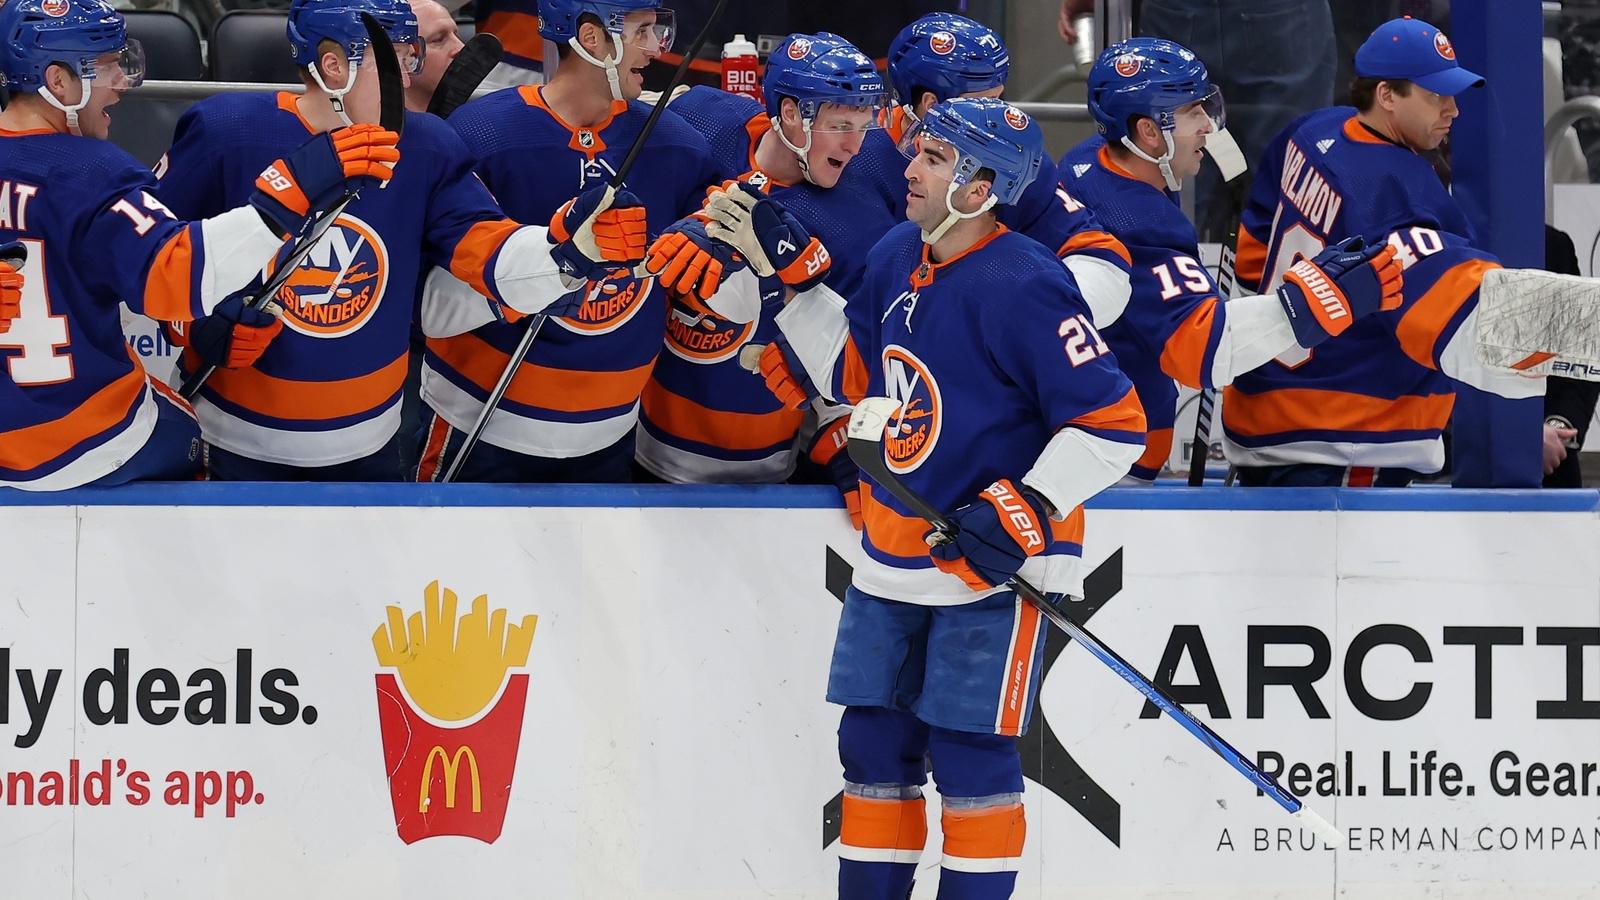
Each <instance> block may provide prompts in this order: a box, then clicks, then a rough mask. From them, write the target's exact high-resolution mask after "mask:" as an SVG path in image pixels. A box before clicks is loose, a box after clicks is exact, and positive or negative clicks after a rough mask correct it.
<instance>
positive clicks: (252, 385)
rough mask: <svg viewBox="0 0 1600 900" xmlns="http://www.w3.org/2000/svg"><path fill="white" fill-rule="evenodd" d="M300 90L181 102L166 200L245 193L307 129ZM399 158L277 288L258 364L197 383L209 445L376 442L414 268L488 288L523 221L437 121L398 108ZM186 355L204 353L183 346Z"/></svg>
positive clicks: (191, 204)
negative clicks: (183, 108) (277, 328)
mask: <svg viewBox="0 0 1600 900" xmlns="http://www.w3.org/2000/svg"><path fill="white" fill-rule="evenodd" d="M296 97H297V95H295V94H291V93H287V92H285V93H279V94H221V95H218V96H215V97H210V98H208V99H206V100H203V101H201V102H199V103H197V104H195V105H194V106H193V107H190V109H189V110H188V111H187V112H185V113H184V115H183V118H182V119H180V120H179V122H178V129H177V135H176V137H175V138H174V141H173V145H172V149H171V150H170V151H168V153H167V156H166V157H165V159H164V160H163V163H162V164H161V165H160V166H158V168H162V175H161V188H160V191H161V196H162V198H163V200H165V202H166V203H167V204H168V205H169V206H171V207H172V208H173V210H175V211H177V212H178V214H179V215H181V216H189V217H193V216H203V215H211V214H213V213H215V212H216V211H218V210H220V209H226V208H228V207H230V206H234V205H237V204H240V203H243V202H244V201H245V199H246V198H247V197H248V196H249V194H250V192H251V191H252V190H253V189H254V181H255V173H257V172H260V171H261V170H262V169H264V168H266V166H267V165H269V164H270V163H271V162H272V161H273V160H274V159H277V158H279V157H281V156H283V155H285V154H286V153H288V152H290V151H291V150H293V149H294V148H295V147H298V146H299V145H301V144H303V143H305V141H306V140H308V139H309V138H310V137H311V135H312V134H313V130H312V129H311V126H310V125H309V124H308V123H307V122H306V121H305V119H304V118H303V117H302V116H301V115H300V113H299V111H298V109H297V107H296V105H295V101H296ZM400 156H401V161H400V163H399V164H397V165H396V166H395V172H394V177H393V178H392V179H391V180H390V181H389V183H388V186H387V187H385V188H383V189H382V190H379V189H377V188H368V189H366V190H364V191H362V192H361V195H360V196H359V197H357V198H356V199H355V200H354V201H352V202H351V203H350V205H349V206H347V207H346V208H345V211H344V213H343V214H342V215H341V216H340V217H339V219H338V220H337V221H336V222H335V223H334V225H333V226H332V227H331V228H329V230H328V233H327V234H326V235H325V236H324V237H323V239H322V241H321V242H320V243H319V244H318V246H317V248H316V249H314V250H313V251H312V252H311V254H310V255H309V256H308V257H307V258H306V260H305V261H304V262H303V263H302V264H301V266H300V268H299V270H298V271H296V272H295V274H294V275H292V276H290V278H289V280H288V282H286V283H285V284H284V286H283V288H282V289H280V290H279V292H278V294H277V296H276V297H275V298H274V299H275V300H276V301H277V302H278V304H279V305H280V306H282V307H283V310H284V314H283V322H284V325H285V327H284V329H283V330H282V331H281V332H280V333H279V335H278V337H277V338H276V339H275V340H274V341H273V342H272V344H271V345H270V346H268V347H267V350H266V352H265V353H264V354H263V355H262V356H261V358H260V359H259V360H257V362H256V363H255V365H254V366H253V367H251V368H248V369H219V370H217V371H216V373H214V374H213V375H212V377H211V379H210V380H209V381H207V382H206V384H205V387H204V388H203V389H202V390H201V392H200V394H199V395H198V396H197V397H196V403H195V410H196V412H197V413H198V415H199V417H200V425H201V428H202V430H203V432H204V434H205V436H206V439H207V440H208V441H210V442H212V443H214V444H216V445H218V446H220V447H223V448H224V449H226V450H229V451H232V452H234V453H238V454H240V455H242V456H247V457H249V458H251V459H258V460H263V461H266V462H272V463H281V464H287V465H298V466H327V465H334V464H337V463H341V462H347V461H350V460H354V459H359V458H361V457H364V456H367V455H369V454H371V453H373V452H375V451H377V450H378V449H379V448H381V447H382V446H383V445H384V444H386V443H387V442H388V441H389V440H390V439H391V438H392V437H393V436H394V434H395V432H396V430H397V429H398V428H399V427H400V391H401V385H402V384H403V382H404V381H405V377H406V357H407V353H408V351H409V347H410V333H411V323H412V320H413V311H414V306H415V297H416V295H417V286H418V284H419V277H420V276H421V275H422V274H423V273H425V272H426V271H427V269H428V267H429V266H431V265H440V266H446V267H450V268H452V269H453V270H455V271H456V272H457V273H458V274H459V275H460V277H462V278H463V279H465V280H467V281H469V282H474V283H476V284H478V285H479V288H480V290H481V291H482V292H483V293H485V294H491V295H493V294H495V293H496V290H495V288H494V286H493V284H492V275H490V276H486V275H485V271H486V267H489V268H490V269H492V262H493V260H494V259H495V256H496V254H497V252H498V250H499V248H500V246H501V245H502V244H503V243H504V242H505V241H506V240H507V239H508V238H509V237H510V235H511V234H512V233H513V232H515V231H516V230H517V228H518V226H517V223H514V222H511V221H509V220H507V219H506V218H505V215H504V214H503V213H502V212H501V211H500V208H499V207H498V206H497V205H496V204H495V202H494V198H493V197H491V196H490V195H489V192H488V191H487V190H486V189H485V188H484V186H483V184H482V183H481V182H479V181H478V179H477V178H476V177H474V176H473V173H472V168H471V159H470V157H469V156H468V155H467V152H466V149H465V148H464V147H463V146H462V144H461V141H460V140H459V139H458V138H457V137H456V136H455V134H454V133H453V132H452V131H451V130H450V129H449V127H447V126H446V125H445V124H444V123H443V122H440V121H439V120H438V119H437V118H436V117H433V116H427V115H422V114H418V113H407V114H406V124H405V130H404V133H403V135H402V137H401V139H400ZM540 224H543V223H542V222H541V223H540ZM419 250H420V252H419ZM286 252H287V251H286ZM486 277H487V278H488V281H486V280H485V279H486ZM183 365H184V368H185V370H186V371H193V370H194V369H195V368H197V367H198V366H199V361H198V359H197V358H196V357H195V356H194V355H193V354H192V353H186V354H185V357H184V361H183Z"/></svg>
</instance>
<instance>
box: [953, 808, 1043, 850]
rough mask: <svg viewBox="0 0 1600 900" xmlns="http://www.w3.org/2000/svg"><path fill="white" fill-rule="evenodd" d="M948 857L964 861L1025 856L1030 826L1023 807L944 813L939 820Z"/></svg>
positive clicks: (959, 810) (960, 810)
mask: <svg viewBox="0 0 1600 900" xmlns="http://www.w3.org/2000/svg"><path fill="white" fill-rule="evenodd" d="M940 824H941V825H942V826H943V830H944V852H945V855H946V856H958V857H960V858H962V859H1010V858H1014V857H1018V856H1021V855H1022V845H1023V843H1024V841H1025V840H1026V838H1027V833H1028V825H1027V821H1026V819H1024V818H1023V815H1022V804H1020V803H1015V804H1012V805H1011V806H997V807H994V808H992V809H950V808H948V807H947V808H946V809H945V810H944V815H943V816H942V817H941V818H940Z"/></svg>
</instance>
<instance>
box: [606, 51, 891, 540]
mask: <svg viewBox="0 0 1600 900" xmlns="http://www.w3.org/2000/svg"><path fill="white" fill-rule="evenodd" d="M762 92H763V95H764V97H765V98H766V106H765V108H763V107H762V105H761V104H760V103H758V102H757V101H755V100H754V99H751V98H749V97H745V96H742V95H738V94H730V93H727V92H725V91H720V90H717V89H715V88H708V87H696V88H692V89H690V90H689V91H687V92H685V93H684V94H683V95H682V96H680V97H678V98H677V99H675V100H674V101H673V102H672V106H671V109H672V110H673V111H674V112H677V113H678V114H679V115H681V116H683V117H684V118H685V119H687V120H688V121H689V123H690V124H691V125H693V126H694V127H695V129H696V130H697V131H699V132H700V133H702V134H704V135H706V136H707V137H708V138H709V139H710V140H711V144H712V148H713V151H714V154H715V157H716V162H717V164H718V166H719V167H721V168H722V169H723V170H724V171H729V172H742V173H743V174H742V175H740V176H739V179H740V180H741V181H743V182H745V183H748V184H751V185H755V186H758V187H760V188H761V189H763V190H766V191H770V192H771V195H772V196H773V197H774V198H776V199H778V200H780V201H781V202H782V203H783V205H784V208H785V209H787V210H788V211H789V212H790V213H792V214H793V215H794V216H795V217H796V218H798V219H799V220H800V221H801V222H803V223H804V224H805V225H806V228H807V230H808V231H810V232H811V233H812V234H813V235H815V236H817V237H818V238H819V239H820V240H821V241H822V243H823V244H825V245H826V246H827V250H828V261H827V267H826V268H825V269H822V270H821V271H819V272H816V273H810V272H798V273H796V274H795V275H794V276H793V278H792V280H793V281H794V284H793V285H792V286H791V287H792V288H798V289H803V288H805V287H807V286H809V284H810V283H812V282H814V281H816V280H818V279H819V278H825V279H826V283H827V284H828V285H829V286H830V287H831V288H833V289H834V290H835V291H836V292H838V293H839V294H841V295H843V296H848V295H849V294H850V293H851V292H853V291H854V290H855V288H856V286H857V285H858V284H859V283H860V281H861V273H862V270H863V269H864V268H865V266H866V263H867V255H868V251H870V250H871V249H872V245H873V244H875V243H877V241H878V239H879V238H880V237H882V236H883V235H884V233H886V232H887V231H888V230H889V229H890V228H892V227H893V226H894V225H895V223H896V222H897V221H899V220H898V219H897V218H896V217H895V215H894V213H893V212H892V211H891V210H890V209H889V207H888V206H887V205H886V204H885V203H883V202H882V200H881V199H880V198H879V197H877V196H876V195H875V194H873V193H872V192H868V191H852V190H847V189H843V188H840V187H837V185H839V184H840V183H841V178H844V177H847V176H848V174H849V172H850V171H851V170H852V169H853V167H855V166H856V165H859V164H860V160H859V158H858V157H857V155H856V154H857V152H858V151H859V149H860V147H861V142H862V139H863V137H864V136H865V135H866V134H867V132H868V131H869V130H871V129H874V128H877V127H878V122H877V114H878V113H879V112H881V111H882V110H883V108H884V105H885V104H886V103H887V100H888V91H887V87H886V85H885V84H884V81H883V77H882V75H880V74H879V73H878V71H877V69H876V68H875V67H874V66H873V64H872V60H870V59H868V58H867V57H866V55H864V54H863V53H861V51H859V50H857V49H856V48H855V47H854V46H853V45H851V44H850V43H849V42H847V41H845V40H844V39H843V38H839V37H837V36H835V35H831V34H826V33H824V34H815V35H798V34H796V35H790V36H789V37H788V39H787V40H785V41H784V42H783V43H782V44H779V45H778V46H777V48H775V49H774V50H773V51H772V54H771V56H770V57H769V59H768V62H767V69H766V74H765V76H764V80H763V84H762ZM674 231H675V233H672V234H669V235H667V236H665V237H664V238H663V239H662V241H661V242H659V243H657V244H656V245H655V246H654V247H653V248H652V251H653V252H652V255H651V257H650V259H648V260H647V262H646V265H647V266H649V267H650V268H652V269H654V270H655V271H656V272H658V273H679V272H682V273H683V274H679V275H677V277H676V278H673V277H667V276H666V275H665V274H664V277H663V280H664V281H665V282H667V283H668V284H669V296H670V297H671V298H672V309H671V314H672V318H671V319H670V320H669V321H668V323H667V344H666V347H667V352H666V353H665V354H663V355H662V356H661V358H660V359H658V360H657V361H656V367H655V371H654V372H653V373H652V375H651V379H650V383H649V385H647V386H646V388H645V392H644V399H643V405H642V407H641V409H640V415H639V432H638V446H637V448H636V450H635V456H636V458H637V460H638V462H639V464H640V465H641V466H642V467H644V468H645V469H646V470H648V471H649V472H651V473H652V474H654V475H655V476H657V477H659V478H662V479H665V480H667V481H675V482H746V483H750V482H757V483H759V482H766V483H773V482H780V481H783V480H784V479H785V478H788V477H789V475H790V473H791V472H792V471H793V470H794V468H795V462H796V457H797V455H798V451H799V450H800V449H803V450H805V452H806V453H807V455H808V457H809V458H810V460H811V461H812V462H813V463H815V464H816V465H817V466H818V467H821V468H822V469H824V470H825V471H827V472H828V473H829V474H830V475H836V476H838V477H837V478H836V479H834V480H835V483H836V484H837V485H838V487H839V488H840V491H841V492H842V493H843V494H844V497H845V502H846V507H847V509H849V510H851V512H852V516H853V517H858V516H859V512H857V510H858V506H857V505H856V502H855V501H856V500H857V498H858V496H859V495H858V494H857V482H856V479H855V469H854V467H853V466H850V465H849V459H848V456H847V455H845V454H844V453H843V446H844V445H843V443H842V435H843V430H844V427H845V425H847V424H848V422H847V419H848V417H847V416H843V415H840V414H838V411H825V412H822V413H819V415H827V416H829V421H827V422H826V423H825V427H821V428H816V429H812V431H813V435H812V436H811V437H810V438H809V442H808V446H807V447H805V448H798V447H797V445H796V436H797V434H798V433H799V431H800V430H801V427H802V417H803V416H802V413H801V411H800V410H796V409H791V408H789V407H786V406H784V405H782V404H779V403H778V402H777V400H776V398H774V397H773V396H772V394H771V393H770V392H768V391H767V390H766V389H764V388H763V387H762V385H761V383H760V382H759V381H756V380H755V379H752V378H751V377H750V375H749V373H748V372H746V371H745V370H744V369H743V368H742V367H741V366H740V365H739V351H740V349H741V348H742V347H744V346H745V345H746V344H750V343H757V344H766V343H769V342H770V341H771V340H772V336H773V334H774V333H775V331H776V328H777V326H776V325H774V324H773V323H772V318H771V317H772V314H773V313H776V311H777V309H780V308H781V300H782V296H781V295H782V290H783V286H782V284H781V283H780V284H777V285H775V286H771V287H769V291H771V292H772V293H773V294H774V297H773V300H771V301H769V304H768V306H769V307H770V308H769V309H768V311H767V312H766V313H764V314H761V315H760V316H759V317H758V318H757V319H755V320H754V321H751V322H747V323H743V324H740V323H734V322H730V321H728V320H726V319H723V318H721V317H719V316H716V315H713V314H711V313H710V312H709V310H706V309H705V308H704V307H703V306H702V305H701V303H700V301H699V294H701V293H704V292H706V291H711V292H712V293H716V292H718V290H719V288H718V285H717V284H716V281H717V279H716V278H715V277H711V278H707V277H704V276H699V277H697V276H695V275H693V274H690V273H694V272H696V271H701V272H703V271H704V269H703V268H702V269H697V267H696V264H695V263H693V262H689V261H684V260H677V259H672V261H671V262H669V259H671V258H672V254H670V253H669V248H672V249H676V250H678V251H679V252H685V251H686V252H688V253H689V254H691V255H692V254H696V253H705V252H706V251H707V249H708V248H706V246H705V241H706V240H707V239H706V238H705V232H704V229H703V226H702V225H700V224H698V223H697V221H688V222H685V223H684V224H683V227H681V228H678V229H675V230H674ZM696 241H698V242H699V243H696ZM702 265H703V264H702ZM710 267H711V269H712V271H713V272H715V271H717V268H718V267H720V263H717V262H716V261H715V260H712V261H711V262H710ZM685 275H688V277H684V276H685ZM741 277H742V278H743V279H745V280H746V281H750V282H753V281H754V278H755V276H754V275H753V273H750V272H749V271H748V269H745V270H744V271H743V274H742V276H741ZM768 281H769V284H770V283H771V282H781V281H782V279H781V278H780V277H778V276H776V275H774V276H773V277H771V278H769V279H768ZM753 287H754V285H753V284H752V285H750V286H749V287H746V286H744V285H741V284H738V283H734V282H732V281H730V282H729V283H727V284H726V285H725V286H723V287H722V288H720V290H721V291H722V292H731V291H736V290H750V289H751V288H753ZM671 288H677V290H672V289H671Z"/></svg>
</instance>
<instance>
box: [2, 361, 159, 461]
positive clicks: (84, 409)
mask: <svg viewBox="0 0 1600 900" xmlns="http://www.w3.org/2000/svg"><path fill="white" fill-rule="evenodd" d="M128 357H129V358H130V359H132V360H133V371H131V372H128V373H127V374H124V375H121V376H119V377H118V378H117V379H116V380H115V381H113V382H111V383H110V384H108V385H106V386H105V387H103V388H101V389H100V390H98V391H95V392H94V394H92V395H90V397H89V399H87V400H85V401H83V403H82V404H80V405H79V406H78V407H77V408H76V409H74V410H73V411H72V412H69V413H67V414H66V415H64V416H62V417H61V418H59V419H52V420H51V421H49V422H40V423H39V424H37V425H28V426H26V427H24V428H17V429H14V430H12V431H7V432H5V433H3V434H0V466H4V467H5V468H8V469H11V470H13V471H18V472H26V471H28V470H29V469H33V468H37V467H38V466H42V465H44V464H45V463H47V462H49V461H51V460H52V459H55V458H56V457H58V456H60V455H61V454H62V453H63V452H64V451H66V450H70V449H72V448H73V447H76V446H77V445H78V444H80V443H82V442H83V441H85V440H87V439H89V438H92V437H94V436H95V435H97V434H100V433H102V432H104V431H105V430H106V429H108V428H111V427H113V426H115V425H116V424H117V423H118V422H121V421H122V420H123V419H125V418H127V415H128V410H130V409H132V408H133V405H134V404H135V403H138V402H139V400H140V398H142V397H143V396H144V385H145V377H144V367H143V366H141V365H140V364H139V361H138V358H137V357H135V356H134V355H133V350H132V349H131V348H130V349H129V351H128Z"/></svg>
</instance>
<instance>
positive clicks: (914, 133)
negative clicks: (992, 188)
mask: <svg viewBox="0 0 1600 900" xmlns="http://www.w3.org/2000/svg"><path fill="white" fill-rule="evenodd" d="M898 146H899V148H900V155H901V156H904V157H905V158H906V159H910V160H916V159H917V158H919V157H921V158H922V159H923V162H924V163H926V164H927V166H928V168H929V169H930V170H931V171H932V172H933V173H934V174H935V175H938V176H939V177H941V178H949V179H950V180H951V181H954V182H957V183H960V182H963V181H964V180H965V179H964V178H962V177H961V173H960V172H959V171H958V163H959V162H960V161H961V151H959V150H957V149H956V146H955V145H954V144H952V143H950V142H949V141H947V140H945V139H944V138H942V137H939V136H938V135H937V134H934V133H932V132H930V131H929V130H928V123H927V122H926V121H920V120H919V121H918V122H916V123H915V124H914V125H912V126H911V127H910V128H907V129H906V133H905V134H903V135H901V136H900V143H899V145H898Z"/></svg>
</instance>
